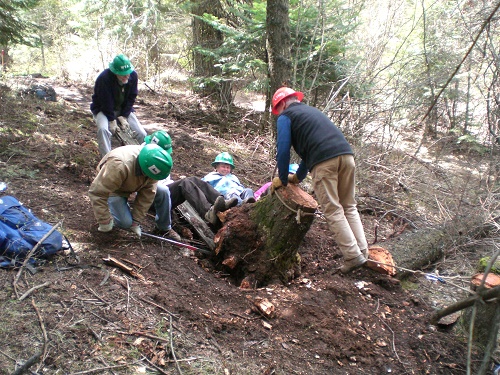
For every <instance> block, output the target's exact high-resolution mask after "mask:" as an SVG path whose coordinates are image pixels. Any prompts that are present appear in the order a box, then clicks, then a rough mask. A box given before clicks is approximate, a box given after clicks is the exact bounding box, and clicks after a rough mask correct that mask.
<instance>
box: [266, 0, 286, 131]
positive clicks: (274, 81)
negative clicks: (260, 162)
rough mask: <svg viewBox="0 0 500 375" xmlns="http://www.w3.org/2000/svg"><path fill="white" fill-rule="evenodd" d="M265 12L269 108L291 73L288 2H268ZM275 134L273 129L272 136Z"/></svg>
mask: <svg viewBox="0 0 500 375" xmlns="http://www.w3.org/2000/svg"><path fill="white" fill-rule="evenodd" d="M266 11H267V15H266V30H267V45H266V50H267V57H268V66H269V92H268V95H267V96H266V107H267V108H269V106H270V104H271V97H272V95H273V94H274V92H275V91H276V90H277V89H279V88H280V87H281V86H283V85H288V84H289V80H290V76H291V71H292V62H291V54H290V45H291V37H290V21H289V15H288V0H268V1H267V8H266ZM275 132H276V130H275V129H274V127H273V134H274V136H275V135H276V134H275Z"/></svg>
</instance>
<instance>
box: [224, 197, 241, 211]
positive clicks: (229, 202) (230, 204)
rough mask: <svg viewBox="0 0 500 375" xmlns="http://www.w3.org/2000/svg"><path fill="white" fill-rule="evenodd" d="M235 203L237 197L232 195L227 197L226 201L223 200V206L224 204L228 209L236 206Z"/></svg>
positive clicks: (236, 203) (236, 202)
mask: <svg viewBox="0 0 500 375" xmlns="http://www.w3.org/2000/svg"><path fill="white" fill-rule="evenodd" d="M237 205H238V198H236V197H233V198H231V199H228V200H227V201H225V206H226V209H225V210H229V209H230V208H233V207H236V206H237ZM225 210H223V211H225Z"/></svg>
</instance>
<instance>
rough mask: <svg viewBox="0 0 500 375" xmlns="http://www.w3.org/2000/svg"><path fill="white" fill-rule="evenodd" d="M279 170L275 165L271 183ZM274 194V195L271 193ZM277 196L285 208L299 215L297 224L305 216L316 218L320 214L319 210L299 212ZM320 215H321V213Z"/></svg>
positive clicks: (299, 210)
mask: <svg viewBox="0 0 500 375" xmlns="http://www.w3.org/2000/svg"><path fill="white" fill-rule="evenodd" d="M277 169H278V164H276V165H275V167H274V171H273V175H272V176H271V181H272V180H273V179H274V176H275V174H276V170H277ZM271 191H272V190H271ZM271 194H272V193H271ZM276 196H277V197H278V199H279V200H280V202H281V203H282V204H283V206H285V207H286V208H288V209H289V210H290V211H292V212H293V213H296V214H297V215H296V216H295V220H296V221H297V224H300V219H301V217H303V216H314V215H316V213H319V211H318V210H316V211H314V212H304V211H302V210H301V209H300V208H299V209H298V210H295V209H294V208H292V207H290V206H289V205H287V204H286V203H285V202H284V201H283V199H281V197H280V195H279V194H276ZM319 214H320V213H319Z"/></svg>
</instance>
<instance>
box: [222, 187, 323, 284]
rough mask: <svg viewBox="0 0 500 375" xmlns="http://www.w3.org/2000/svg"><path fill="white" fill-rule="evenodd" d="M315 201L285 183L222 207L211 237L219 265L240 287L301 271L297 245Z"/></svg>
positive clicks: (289, 277) (283, 278)
mask: <svg viewBox="0 0 500 375" xmlns="http://www.w3.org/2000/svg"><path fill="white" fill-rule="evenodd" d="M317 207H318V204H317V203H316V201H315V200H314V198H313V197H312V196H311V195H309V194H307V193H306V192H305V191H303V190H302V189H301V188H300V187H299V186H297V185H293V184H289V185H288V186H286V187H281V188H279V189H278V190H277V191H276V192H275V193H274V194H272V195H267V196H265V197H264V198H262V199H260V200H259V201H257V202H256V203H253V204H244V205H242V206H240V207H235V208H233V209H231V210H229V211H226V212H225V213H224V214H225V215H224V217H222V218H221V219H222V220H223V221H224V224H223V226H222V228H221V229H220V230H219V231H218V232H217V234H216V235H215V237H214V242H215V253H216V254H217V257H218V258H220V260H221V261H220V265H221V267H224V270H225V271H227V272H229V273H230V274H231V275H232V276H233V277H234V278H235V280H236V283H237V284H238V285H240V286H241V287H258V286H262V285H266V284H268V283H270V282H274V281H281V282H283V283H286V282H288V281H290V280H292V279H293V278H295V277H297V276H298V275H300V255H299V253H298V249H299V246H300V244H301V242H302V240H303V238H304V236H305V235H306V233H307V231H308V230H309V228H310V227H311V224H312V222H313V220H314V214H315V212H316V209H317Z"/></svg>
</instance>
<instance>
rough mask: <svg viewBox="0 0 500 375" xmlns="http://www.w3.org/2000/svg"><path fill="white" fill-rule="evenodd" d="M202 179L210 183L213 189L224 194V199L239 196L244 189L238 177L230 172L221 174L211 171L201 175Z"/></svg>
mask: <svg viewBox="0 0 500 375" xmlns="http://www.w3.org/2000/svg"><path fill="white" fill-rule="evenodd" d="M202 180H203V181H206V182H208V183H209V184H210V185H212V187H213V188H214V189H215V190H217V191H218V192H219V193H221V194H222V195H223V196H224V199H231V197H233V196H239V195H240V194H241V193H242V192H243V190H245V187H244V186H243V185H242V184H241V182H240V180H239V179H238V177H236V176H235V175H234V174H232V173H229V174H227V175H225V176H223V175H221V174H220V173H218V172H211V173H209V174H207V175H206V176H205V177H203V178H202Z"/></svg>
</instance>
